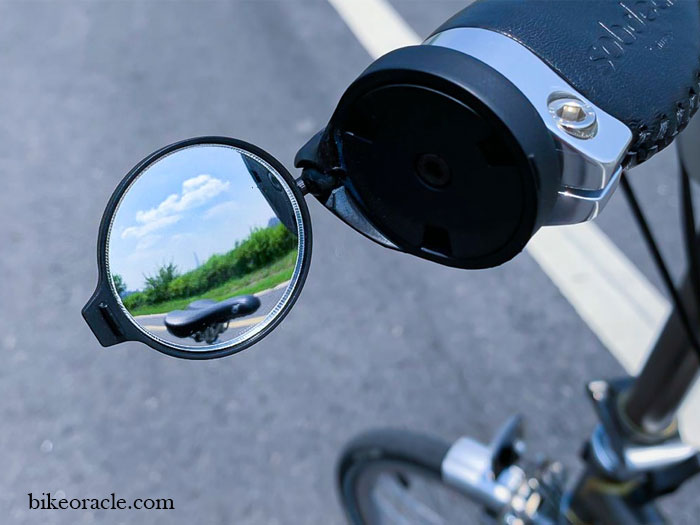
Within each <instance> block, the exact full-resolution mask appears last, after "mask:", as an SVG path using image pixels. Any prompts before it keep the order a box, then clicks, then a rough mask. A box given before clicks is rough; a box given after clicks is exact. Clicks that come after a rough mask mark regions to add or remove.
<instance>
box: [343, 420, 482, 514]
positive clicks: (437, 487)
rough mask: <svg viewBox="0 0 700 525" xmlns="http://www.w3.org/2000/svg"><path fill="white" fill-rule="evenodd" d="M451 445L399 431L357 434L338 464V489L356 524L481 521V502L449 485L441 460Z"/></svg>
mask: <svg viewBox="0 0 700 525" xmlns="http://www.w3.org/2000/svg"><path fill="white" fill-rule="evenodd" d="M449 448H450V445H449V444H448V443H445V442H444V441H441V440H439V439H435V438H432V437H428V436H423V435H420V434H414V433H410V432H404V431H396V430H379V431H373V432H369V433H367V434H364V435H361V436H359V437H357V438H356V439H354V440H353V441H352V442H351V443H350V444H348V446H347V447H346V449H345V451H344V452H343V454H342V455H341V458H340V461H339V463H338V470H337V476H338V479H337V481H338V491H339V494H340V498H341V502H342V505H343V508H344V510H345V515H346V517H347V518H348V521H349V522H350V523H352V524H369V525H384V524H406V525H408V524H414V523H419V524H429V525H437V524H451V523H460V524H464V523H478V522H480V521H481V520H482V519H483V518H484V516H485V514H484V509H483V507H482V506H481V505H479V504H477V503H476V502H474V501H472V500H470V499H469V498H468V497H467V496H466V495H464V494H461V493H458V492H457V491H455V490H454V489H452V488H451V487H448V486H447V485H445V484H444V483H443V482H442V479H441V464H442V460H443V458H444V457H445V454H447V451H448V449H449Z"/></svg>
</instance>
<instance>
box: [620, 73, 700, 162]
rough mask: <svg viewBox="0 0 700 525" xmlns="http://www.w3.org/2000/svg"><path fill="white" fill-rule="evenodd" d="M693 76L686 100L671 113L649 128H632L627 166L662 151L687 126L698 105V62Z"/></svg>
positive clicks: (699, 94) (678, 103) (678, 104)
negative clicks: (632, 135)
mask: <svg viewBox="0 0 700 525" xmlns="http://www.w3.org/2000/svg"><path fill="white" fill-rule="evenodd" d="M694 76H695V82H694V85H692V86H691V87H689V88H688V96H687V98H685V99H684V100H680V101H677V102H676V105H675V108H673V110H672V111H669V112H668V113H665V114H663V115H662V116H661V118H659V119H658V120H657V121H656V122H654V123H653V124H652V125H651V128H650V127H649V126H648V125H647V124H640V125H638V126H636V127H633V129H632V132H633V134H634V136H635V140H634V143H633V145H632V147H631V148H630V150H629V152H628V153H627V158H626V160H625V164H626V165H627V166H634V165H636V164H640V163H642V162H644V161H645V160H647V159H648V158H650V157H652V156H653V155H655V154H656V153H658V152H659V151H661V150H662V149H664V148H665V147H666V146H668V145H669V144H671V142H673V140H674V139H675V138H676V136H677V135H678V134H679V133H680V132H681V131H683V129H685V127H686V126H687V125H688V123H689V122H690V119H691V118H692V117H693V115H694V114H695V113H696V112H697V110H698V105H699V104H698V102H699V100H698V99H699V97H700V60H699V64H698V68H697V69H696V70H695V75H694ZM669 109H671V108H669Z"/></svg>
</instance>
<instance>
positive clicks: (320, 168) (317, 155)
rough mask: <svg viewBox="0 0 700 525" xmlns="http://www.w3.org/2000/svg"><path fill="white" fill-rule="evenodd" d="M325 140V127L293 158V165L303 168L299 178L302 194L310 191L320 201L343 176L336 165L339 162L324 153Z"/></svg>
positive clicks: (340, 169)
mask: <svg viewBox="0 0 700 525" xmlns="http://www.w3.org/2000/svg"><path fill="white" fill-rule="evenodd" d="M326 142H328V138H327V137H326V129H322V130H321V131H319V132H318V133H316V135H314V136H313V137H311V139H310V140H309V141H308V142H307V143H306V144H304V146H302V148H301V149H300V150H299V152H298V153H297V154H296V157H295V158H294V165H295V166H296V167H297V168H301V169H302V170H303V171H302V173H301V178H300V180H301V182H302V183H303V185H300V186H299V189H300V190H301V191H302V193H304V194H306V193H311V194H312V195H313V196H314V197H316V198H317V199H319V200H320V201H321V202H325V201H326V200H328V197H330V194H331V192H332V191H333V190H334V189H335V188H337V187H338V186H339V185H340V181H341V180H342V178H343V176H344V171H343V169H342V167H340V166H337V164H339V162H334V161H331V160H330V158H327V157H331V156H330V155H328V154H325V155H324V153H323V152H324V151H325V150H327V149H328V146H327V145H326V146H325V147H324V144H325V143H326ZM332 157H335V155H332Z"/></svg>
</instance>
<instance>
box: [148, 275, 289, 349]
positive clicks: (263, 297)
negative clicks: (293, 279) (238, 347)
mask: <svg viewBox="0 0 700 525" xmlns="http://www.w3.org/2000/svg"><path fill="white" fill-rule="evenodd" d="M284 291H285V287H282V288H271V289H270V290H265V291H264V292H262V293H258V294H255V295H256V296H257V297H258V298H259V299H260V307H259V308H258V309H257V310H256V311H255V312H253V313H252V314H250V315H245V316H242V317H237V318H235V319H232V320H231V321H229V324H228V328H227V329H226V330H224V331H223V332H221V334H220V335H219V339H218V341H217V343H221V342H224V341H229V340H230V339H233V338H234V337H238V336H239V335H241V334H242V333H243V332H245V331H247V330H250V329H251V328H252V327H254V326H255V325H257V324H259V323H261V322H262V321H263V320H264V319H265V316H267V314H269V313H270V311H272V309H273V308H274V307H275V306H276V305H277V303H278V302H279V300H280V299H281V298H282V294H284ZM166 315H167V314H152V315H139V316H136V317H135V318H134V319H135V320H136V322H137V323H138V324H139V325H141V326H142V327H143V328H144V329H145V330H147V331H149V332H151V333H152V334H154V335H155V336H157V337H160V338H161V339H165V340H166V341H172V342H174V343H179V344H186V345H189V346H207V345H208V343H207V342H206V341H201V342H199V343H197V342H195V341H194V340H193V339H191V338H187V339H182V338H180V337H176V336H174V335H172V334H171V333H170V332H168V329H167V328H166V326H165V316H166Z"/></svg>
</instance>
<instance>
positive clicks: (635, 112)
mask: <svg viewBox="0 0 700 525" xmlns="http://www.w3.org/2000/svg"><path fill="white" fill-rule="evenodd" d="M456 27H479V28H483V29H488V30H492V31H496V32H499V33H502V34H504V35H506V36H508V37H510V38H512V39H514V40H516V41H518V42H520V43H521V44H522V45H524V46H525V47H527V48H528V49H529V50H530V51H532V52H533V53H535V54H536V55H537V56H539V57H540V59H542V60H543V61H544V62H545V63H547V64H548V65H549V67H551V68H552V69H553V70H554V71H556V72H557V73H558V74H559V75H560V76H561V77H562V78H563V79H564V80H566V81H567V82H568V83H569V84H570V85H571V86H573V87H574V88H575V89H576V90H578V91H579V92H580V93H582V94H583V95H584V96H585V97H587V98H588V99H589V100H591V101H592V102H593V103H594V104H595V105H597V106H598V107H600V108H601V109H603V110H604V111H606V112H607V113H609V114H610V115H612V116H613V117H615V118H617V119H618V120H620V121H621V122H623V123H624V124H626V125H627V126H628V127H629V128H630V129H631V130H632V133H633V135H634V139H633V142H632V145H631V147H630V150H629V152H628V157H627V159H626V164H627V165H628V166H632V165H634V164H638V163H641V162H643V161H645V160H646V159H648V158H649V157H651V156H652V155H654V154H655V153H657V152H658V151H661V150H662V149H663V148H665V147H666V146H668V145H669V144H670V143H671V142H672V141H673V139H674V138H675V137H676V135H677V134H678V133H679V132H680V131H681V130H682V129H683V128H684V127H685V126H686V125H687V124H688V122H689V121H690V117H691V116H692V115H693V114H694V113H695V111H696V110H697V108H698V97H699V96H700V1H698V0H567V1H558V0H479V1H477V2H475V3H474V4H472V5H470V6H469V7H468V8H466V9H465V10H464V11H462V12H460V13H458V14H457V15H455V16H454V17H453V18H452V19H450V20H449V21H447V22H446V23H445V24H444V25H443V26H441V27H440V28H439V29H438V30H437V31H436V33H439V32H442V31H445V30H447V29H451V28H456Z"/></svg>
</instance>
